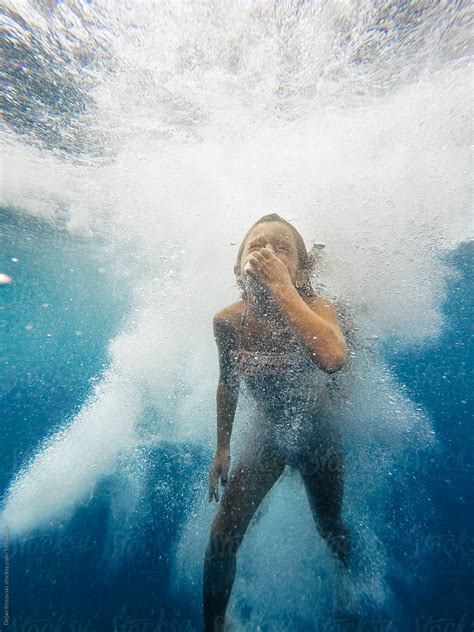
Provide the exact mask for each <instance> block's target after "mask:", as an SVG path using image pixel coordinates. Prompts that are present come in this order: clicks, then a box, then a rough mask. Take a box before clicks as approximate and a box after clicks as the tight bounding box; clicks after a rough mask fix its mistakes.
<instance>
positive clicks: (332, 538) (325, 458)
mask: <svg viewBox="0 0 474 632" xmlns="http://www.w3.org/2000/svg"><path fill="white" fill-rule="evenodd" d="M300 471H301V476H302V478H303V482H304V485H305V488H306V493H307V494H308V500H309V505H310V507H311V511H312V513H313V516H314V520H315V522H316V526H317V527H318V530H319V532H320V533H321V535H322V537H323V538H324V539H325V540H326V542H327V543H328V546H329V548H330V549H331V551H332V552H333V553H334V555H336V557H337V558H338V560H339V561H340V562H341V564H342V566H343V567H344V568H345V569H348V568H349V564H350V553H351V542H350V533H349V530H348V529H347V527H346V525H345V524H344V522H343V520H342V515H341V513H342V499H343V495H344V461H343V455H342V450H341V447H340V445H336V446H332V447H326V448H324V449H319V450H318V451H317V452H316V453H315V454H314V458H312V459H311V462H310V463H309V464H306V465H305V467H303V468H301V470H300Z"/></svg>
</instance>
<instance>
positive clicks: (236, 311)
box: [213, 299, 246, 331]
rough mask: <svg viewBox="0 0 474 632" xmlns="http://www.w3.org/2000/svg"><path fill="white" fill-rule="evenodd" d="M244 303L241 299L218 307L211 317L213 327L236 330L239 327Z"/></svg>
mask: <svg viewBox="0 0 474 632" xmlns="http://www.w3.org/2000/svg"><path fill="white" fill-rule="evenodd" d="M245 305H246V301H245V300H244V299H242V300H240V301H236V302H235V303H232V304H231V305H227V307H223V308H222V309H220V310H219V311H218V312H216V313H215V314H214V317H213V323H214V328H216V327H217V328H220V329H222V328H223V329H231V330H234V331H236V330H237V329H238V327H239V324H240V320H241V317H242V312H243V310H244V308H245Z"/></svg>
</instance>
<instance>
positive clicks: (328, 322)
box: [272, 283, 347, 373]
mask: <svg viewBox="0 0 474 632" xmlns="http://www.w3.org/2000/svg"><path fill="white" fill-rule="evenodd" d="M272 294H273V297H274V299H275V300H276V302H277V303H278V304H279V306H280V309H281V312H282V314H283V317H284V318H285V320H286V321H287V323H288V326H289V327H290V329H291V330H292V332H293V333H294V334H295V336H296V338H297V340H298V342H299V343H300V345H301V346H302V347H303V348H304V349H305V350H306V351H308V353H309V354H310V355H311V357H312V359H313V360H314V361H315V362H316V363H317V364H318V365H319V366H320V368H321V369H323V371H326V372H327V373H334V372H335V371H338V370H339V369H340V368H342V367H343V366H344V364H345V363H346V360H347V345H346V341H345V338H344V335H343V333H342V331H341V329H340V327H339V324H338V321H337V315H336V310H335V309H334V307H333V306H332V305H331V303H329V302H328V301H326V300H323V299H320V298H316V297H314V298H312V299H310V300H309V301H308V303H307V302H305V301H304V300H303V298H302V297H301V296H300V295H299V294H298V291H297V290H296V288H295V287H294V285H293V284H292V283H288V284H281V285H279V286H278V287H276V288H275V289H274V290H273V292H272Z"/></svg>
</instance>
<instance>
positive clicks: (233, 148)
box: [1, 2, 472, 609]
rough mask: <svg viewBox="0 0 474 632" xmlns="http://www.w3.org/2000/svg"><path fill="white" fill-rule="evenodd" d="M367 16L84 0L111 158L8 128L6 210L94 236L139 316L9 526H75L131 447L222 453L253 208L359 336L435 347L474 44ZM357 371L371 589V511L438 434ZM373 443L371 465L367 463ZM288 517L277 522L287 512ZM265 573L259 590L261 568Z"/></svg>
mask: <svg viewBox="0 0 474 632" xmlns="http://www.w3.org/2000/svg"><path fill="white" fill-rule="evenodd" d="M23 4H24V5H25V6H26V4H27V3H25V2H23ZM372 4H373V3H367V5H365V4H363V3H358V6H357V8H355V6H354V7H353V6H352V5H351V4H350V3H345V2H340V3H336V4H334V3H323V4H322V5H321V6H319V5H318V6H316V5H314V4H311V3H306V4H304V5H301V6H300V8H299V9H298V11H299V13H298V12H296V13H294V12H292V11H291V10H290V9H289V6H290V5H288V6H287V4H286V3H280V4H279V3H277V4H276V5H274V4H272V3H266V2H258V3H246V2H235V3H231V4H230V5H229V6H227V8H226V9H225V10H224V8H222V7H220V8H219V7H217V6H214V9H213V10H212V11H211V10H210V8H209V6H208V5H207V4H206V3H199V2H198V3H193V6H192V7H190V6H188V3H178V2H177V3H173V6H170V7H168V8H166V9H165V8H163V7H160V8H159V9H158V8H156V7H155V8H153V9H150V11H147V12H146V18H145V16H144V13H143V10H142V8H141V3H138V4H136V5H134V3H129V5H127V7H124V8H123V10H122V9H121V10H120V11H117V12H114V11H113V10H110V11H109V8H108V7H107V6H106V3H105V4H103V3H101V2H95V3H94V11H95V13H94V14H93V15H92V14H91V13H90V12H91V9H90V7H85V8H84V11H86V14H85V17H84V21H83V23H82V26H81V24H79V23H78V22H77V19H75V20H74V24H75V28H76V31H78V33H79V35H84V34H88V35H90V37H91V38H92V40H91V41H92V42H95V41H96V40H95V39H94V38H97V37H99V36H100V38H101V40H100V41H101V55H102V56H101V57H100V58H99V57H98V59H99V61H98V63H97V66H96V67H91V68H89V69H88V73H84V75H82V74H81V72H82V70H83V69H82V67H79V66H78V67H77V68H76V74H77V77H76V79H77V81H78V85H79V86H81V87H84V84H83V83H82V82H83V80H84V81H85V79H84V78H83V77H85V76H86V75H87V80H88V81H89V80H91V84H90V85H92V86H93V87H92V88H87V89H88V91H89V92H88V93H89V94H90V95H92V97H93V99H94V108H92V109H91V111H90V112H88V113H87V114H86V115H85V118H84V120H83V124H84V125H85V127H86V128H87V129H88V130H89V131H90V134H91V135H92V138H94V134H97V138H98V139H99V138H100V139H103V138H105V139H106V144H105V145H106V150H107V151H106V152H105V153H106V155H105V157H104V156H102V157H101V156H100V152H99V157H97V156H94V158H90V159H88V158H87V155H86V156H85V157H84V156H82V157H80V156H79V157H78V158H72V157H71V155H69V156H68V155H62V154H56V155H53V154H52V153H50V152H47V151H45V150H44V149H42V148H41V147H42V145H41V142H40V141H39V140H38V138H36V137H35V136H34V131H33V132H31V134H32V143H30V145H29V146H28V144H27V143H25V142H21V143H20V141H19V140H18V138H16V137H15V136H14V135H13V134H12V133H9V134H7V135H6V151H7V153H8V160H4V162H3V169H4V182H3V186H2V199H1V202H2V204H3V205H7V206H10V207H12V208H14V209H16V210H17V211H18V212H20V213H27V214H30V215H33V216H36V217H41V218H43V219H44V220H45V221H47V222H51V223H54V224H55V225H58V226H60V227H61V228H65V229H66V230H68V231H70V232H71V233H73V234H76V233H80V234H83V235H91V236H100V237H101V238H102V239H103V240H104V241H105V244H106V245H105V247H106V249H107V252H108V254H109V261H110V267H111V271H113V272H114V273H115V274H116V275H117V277H118V278H126V280H127V285H132V286H133V288H134V290H133V301H132V302H133V305H134V307H133V309H132V312H131V313H130V315H129V319H128V321H127V324H126V326H125V327H124V331H123V332H122V333H121V334H120V335H119V336H117V337H116V338H115V340H113V341H112V342H111V344H110V364H109V367H108V369H107V371H106V372H105V374H104V375H103V378H102V382H101V384H100V386H99V387H98V388H97V389H96V391H95V392H94V395H93V397H92V398H91V399H90V400H89V401H87V402H85V404H84V406H83V409H82V410H81V411H80V413H79V414H78V415H77V416H76V417H75V418H74V419H72V420H67V422H66V420H65V427H64V428H63V429H62V430H61V431H60V432H59V433H58V434H57V435H56V436H53V437H51V438H50V439H49V440H48V442H47V443H46V445H44V446H40V447H39V449H38V451H37V453H36V454H35V455H34V456H33V458H32V460H31V463H30V464H29V465H28V466H26V467H25V468H24V469H23V470H22V471H21V472H19V473H18V476H17V478H16V479H15V480H14V481H13V482H12V485H11V487H10V489H9V491H8V495H7V499H6V505H5V510H4V514H3V517H4V519H6V521H7V522H8V523H9V524H10V525H11V528H12V529H13V530H14V531H15V532H21V531H24V530H27V529H31V528H34V527H37V526H41V525H47V524H48V523H49V521H51V520H53V519H55V518H57V517H61V516H62V515H63V514H64V513H65V512H68V511H69V512H70V511H72V510H73V509H74V507H75V506H76V505H77V503H79V502H80V501H81V499H83V498H85V497H87V496H88V494H90V492H91V490H92V489H93V487H94V484H95V483H96V481H97V480H99V479H100V478H101V477H102V476H104V475H107V474H111V473H113V472H114V467H115V464H116V462H117V458H118V456H119V455H120V454H121V453H123V452H127V451H129V450H130V449H131V448H132V447H133V446H135V445H137V443H145V444H153V443H155V442H160V441H162V440H163V439H168V440H172V441H175V442H181V441H191V442H201V443H204V444H205V445H206V446H207V447H211V446H212V445H213V443H214V440H215V439H214V432H215V430H214V427H215V419H214V417H215V404H214V396H215V394H214V389H215V381H216V378H217V363H216V350H215V345H214V341H213V339H212V330H211V317H212V314H213V313H214V312H215V311H216V310H217V309H219V308H221V307H222V306H223V305H224V304H226V303H229V302H231V301H233V300H235V299H236V298H237V297H238V290H237V287H236V284H235V282H234V279H233V272H232V268H233V264H234V259H235V255H236V252H237V249H238V246H239V244H240V240H241V238H242V237H243V235H244V233H245V232H246V230H247V229H248V227H249V226H250V224H251V223H253V221H255V219H256V218H258V217H259V216H260V215H262V214H264V213H268V212H274V211H276V212H278V213H280V214H281V215H282V216H283V217H285V218H287V219H289V220H290V221H293V222H294V223H295V225H296V226H297V228H299V229H300V230H301V232H302V233H303V235H304V237H305V239H306V241H307V243H308V245H310V244H311V243H312V242H315V241H318V242H319V241H322V242H324V243H325V244H326V247H325V249H324V251H323V253H322V257H321V259H320V264H319V275H320V280H321V281H323V282H324V283H325V284H326V287H327V289H328V292H329V293H330V294H332V295H334V296H338V297H339V298H342V299H344V300H345V301H346V302H347V303H348V304H349V306H350V307H351V309H352V311H353V312H354V316H355V320H356V324H357V326H358V327H359V328H360V336H361V338H362V339H364V340H366V341H367V340H369V339H370V338H371V337H374V336H377V337H378V338H379V339H381V340H385V339H387V338H389V337H392V336H394V337H396V338H397V339H398V340H399V344H400V345H407V346H410V345H412V344H414V343H417V344H422V343H424V342H431V341H432V340H433V339H435V338H436V336H438V335H439V334H440V333H441V331H442V328H443V316H442V312H441V305H442V302H443V300H444V298H445V295H446V287H447V283H448V282H449V280H450V279H451V278H452V274H453V273H452V271H451V270H450V269H449V267H448V266H447V265H446V264H445V263H443V260H442V256H443V255H444V254H445V253H447V252H448V251H449V250H451V249H452V248H454V247H456V245H458V244H459V243H460V242H462V241H467V240H469V239H471V238H472V225H471V222H470V212H471V202H472V197H471V196H472V188H471V182H470V173H471V162H470V160H471V157H470V138H469V134H468V133H467V130H468V129H469V126H470V119H471V95H470V84H471V74H470V70H469V68H468V67H467V65H466V63H465V61H464V57H463V54H464V53H463V50H464V48H463V43H464V41H465V39H466V37H467V36H466V33H465V31H463V30H462V19H461V18H462V16H460V19H459V21H456V16H455V15H454V14H453V13H452V11H451V10H449V11H448V10H447V9H446V10H443V11H444V13H443V14H442V15H432V14H431V13H429V14H427V16H426V19H425V20H420V21H419V23H417V24H418V25H417V26H416V28H415V27H413V30H412V31H409V32H408V35H407V34H406V33H405V35H406V36H405V37H404V38H401V37H400V38H399V37H398V35H397V30H396V29H394V30H393V29H392V30H390V28H388V27H387V28H385V27H384V28H378V27H377V28H375V27H374V28H370V27H371V25H372V21H373V22H374V24H375V25H376V26H377V24H379V23H380V20H379V22H377V20H376V17H377V16H374V15H373V7H372ZM132 5H133V6H132ZM17 9H18V10H19V11H20V8H19V5H18V6H17ZM76 9H77V10H78V11H79V9H78V8H77V7H76ZM69 10H70V9H69V8H68V7H66V6H64V3H61V5H59V7H58V10H57V11H56V12H54V15H52V16H50V17H51V19H50V23H51V27H47V26H46V25H45V24H42V22H41V20H40V18H39V17H38V16H36V17H35V20H36V21H35V24H36V27H35V28H43V29H46V28H54V27H55V26H56V27H57V28H58V31H57V32H58V33H60V32H62V31H61V28H63V26H61V25H64V23H65V20H66V18H67V16H68V13H67V12H68V11H69ZM433 11H435V9H433ZM453 11H454V9H453ZM20 12H21V11H20ZM79 13H80V12H79ZM196 16H198V18H199V19H196ZM24 17H25V19H26V20H27V19H28V17H27V15H25V16H24ZM69 17H70V16H69ZM379 17H380V16H379ZM71 19H72V18H71ZM450 20H451V22H450ZM97 23H98V25H99V26H100V28H96V27H97ZM384 24H385V23H384ZM430 24H431V25H433V24H436V25H437V26H436V29H435V30H433V29H432V28H431V27H430ZM443 24H444V25H445V26H446V25H450V27H449V28H447V26H446V30H445V31H443V29H442V28H441V27H442V25H443ZM405 26H406V25H405ZM81 28H82V29H83V30H84V32H82V31H81ZM400 28H402V27H400ZM384 29H385V30H384ZM387 29H388V30H387ZM436 33H438V34H441V35H440V39H436V37H435V34H436ZM443 33H445V35H443ZM79 35H77V36H78V37H79ZM58 37H61V36H60V35H58ZM70 37H72V38H73V39H74V37H75V35H70ZM71 41H72V40H71ZM50 44H51V43H50ZM68 46H69V48H68V49H67V50H72V49H73V46H72V44H68ZM53 52H54V51H53ZM71 55H73V59H75V58H74V53H73V52H71ZM73 70H74V68H73ZM87 86H89V84H87ZM79 127H80V126H79ZM77 129H79V128H74V129H73V128H71V129H70V130H69V131H70V135H71V138H72V140H73V141H74V140H75V139H76V136H75V134H76V133H78V132H77ZM33 141H34V142H33ZM34 143H36V144H34ZM356 369H357V370H356V371H355V378H354V381H353V382H352V386H351V387H350V389H349V395H348V399H347V401H346V402H345V403H343V405H342V408H341V411H340V414H341V417H342V418H343V419H345V421H346V427H347V440H348V441H349V442H351V443H350V445H351V446H352V447H354V455H355V456H354V458H357V459H359V461H358V463H359V464H360V465H361V467H360V468H359V469H358V470H357V469H356V468H351V467H349V474H348V489H349V492H348V500H347V503H348V505H347V512H348V515H349V517H350V519H351V520H352V521H353V523H358V524H359V526H360V529H361V533H363V534H364V537H365V538H366V541H367V542H368V543H369V544H368V546H369V548H370V546H373V548H374V549H376V550H377V551H378V553H377V560H376V561H375V562H374V566H373V568H372V570H371V573H372V574H371V575H370V578H368V581H369V579H370V581H372V584H373V586H375V587H376V586H378V583H377V582H378V581H379V579H380V577H381V575H382V574H383V568H384V565H385V564H386V561H385V560H384V552H383V548H382V549H379V548H378V543H377V525H373V524H372V523H371V522H370V521H371V520H372V519H373V516H372V517H371V518H370V520H369V519H368V518H367V516H368V515H369V512H368V507H369V506H370V503H373V502H376V500H375V499H376V498H378V497H380V495H381V494H383V489H384V485H387V484H389V483H387V481H388V480H389V478H390V477H391V476H392V472H393V466H394V463H396V461H397V459H398V458H399V457H400V456H401V455H403V454H405V453H406V450H407V449H408V450H409V449H410V446H411V447H412V448H415V449H416V447H417V446H423V445H426V444H427V443H429V442H430V441H431V439H432V433H431V430H430V423H429V419H428V418H427V416H426V415H425V414H424V411H422V410H420V409H419V407H418V406H417V405H416V403H413V402H411V401H410V399H409V397H408V396H407V394H406V393H405V391H404V390H403V389H402V388H401V386H400V385H399V384H397V382H396V380H395V379H394V378H393V376H391V375H390V372H389V371H388V370H387V368H386V367H385V365H384V362H383V361H382V359H381V358H380V357H379V356H378V355H377V354H376V353H375V355H374V356H371V355H370V354H368V355H367V354H366V355H364V354H362V355H361V356H360V357H359V358H357V361H356ZM147 411H152V414H151V421H150V420H149V421H148V422H147V423H145V424H142V425H140V422H143V419H144V417H146V414H147ZM238 436H239V435H238V431H237V434H236V437H238ZM377 445H378V446H379V452H377V454H378V455H379V457H380V460H379V461H377V462H375V461H374V460H373V459H372V460H371V459H370V458H367V456H366V454H367V449H368V447H367V446H372V447H374V450H375V449H376V447H377ZM364 459H365V460H364ZM361 477H362V479H361ZM361 486H365V488H366V495H365V496H364V497H363V498H359V497H357V495H356V493H355V490H357V489H360V487H361ZM351 490H352V491H351ZM353 492H354V493H353ZM352 493H353V495H352V496H351V494H352ZM200 503H204V501H203V500H198V501H197V509H196V511H197V512H198V513H199V511H201V512H202V515H203V516H204V517H203V518H202V519H201V522H199V524H198V525H197V526H196V521H195V516H194V515H190V517H189V520H188V522H187V524H186V526H185V529H184V532H183V539H182V541H181V544H180V547H179V549H178V567H179V568H183V567H184V565H183V560H185V565H186V566H187V572H188V574H189V577H188V576H187V575H186V573H185V572H184V571H183V573H182V576H181V589H182V588H183V584H184V585H186V583H187V582H188V583H189V584H193V585H195V583H196V581H198V580H197V579H196V577H197V576H198V575H197V573H198V571H199V568H200V564H201V562H202V560H201V553H202V551H201V549H200V548H199V547H197V545H195V546H194V547H193V546H192V545H191V543H192V542H193V533H194V532H195V531H194V530H195V529H201V533H202V534H204V533H205V531H206V529H207V526H208V525H209V518H210V515H209V510H204V509H203V508H202V506H201V505H200ZM282 503H283V504H281V503H280V505H278V507H279V511H278V512H277V513H278V521H279V528H280V527H281V528H282V529H285V524H286V526H287V527H288V528H289V526H288V525H289V523H288V521H289V520H290V517H291V514H292V511H288V508H289V507H290V504H291V501H290V500H289V499H288V497H287V496H285V500H284V501H282ZM280 510H281V511H280ZM206 511H207V513H206ZM295 511H296V506H295ZM204 514H205V515H204ZM272 515H273V518H272V520H276V519H277V515H276V514H272ZM285 516H286V517H285ZM304 520H305V523H304V525H303V524H301V525H300V526H301V528H302V532H303V534H304V538H303V539H304V541H305V542H309V541H311V539H312V538H313V532H312V531H310V530H309V529H310V528H311V529H312V526H311V527H310V526H309V525H310V524H311V523H310V521H309V520H306V518H305V519H304ZM285 521H287V522H286V523H285ZM271 524H273V523H272V522H271V521H269V522H266V521H265V520H262V523H261V525H259V527H260V528H261V529H262V530H263V531H262V532H265V535H266V536H267V539H268V536H270V537H276V532H274V531H273V527H272V526H271ZM260 537H263V536H262V535H260ZM203 538H204V535H203ZM200 541H201V540H200ZM203 541H204V540H203ZM259 542H260V540H259ZM370 543H372V544H370ZM294 544H295V543H294ZM249 546H251V544H249ZM257 549H258V547H256V548H255V549H254V551H256V550H257ZM318 550H319V549H318ZM300 553H301V550H300V549H299V548H298V546H297V545H296V544H295V548H294V551H293V553H291V556H292V557H291V559H292V560H293V562H294V567H293V566H292V568H294V572H295V573H296V572H297V569H298V568H299V569H300V570H301V572H302V573H303V575H304V573H305V572H306V570H305V569H304V568H303V566H304V562H298V560H299V559H300V557H301V556H300ZM288 554H290V553H288ZM245 559H246V561H247V562H249V561H250V560H251V556H248V555H247V557H246V558H245ZM258 559H259V564H260V565H256V568H255V569H254V570H255V573H257V574H258V573H261V576H262V577H263V576H264V574H265V569H267V570H268V569H269V568H270V566H271V564H270V562H269V561H268V560H267V561H265V560H263V559H260V558H258ZM285 563H286V562H285ZM299 563H300V564H302V565H303V566H301V567H299V566H298V564H299ZM258 568H260V569H263V570H260V571H258ZM320 570H321V572H322V573H323V571H324V569H323V567H320ZM308 572H309V571H308ZM312 572H313V571H311V573H312ZM193 582H194V583H193ZM239 590H240V593H241V594H243V592H245V590H246V588H245V587H242V586H241V588H238V585H237V591H239ZM377 590H378V591H379V593H380V595H381V597H380V599H383V593H384V588H383V586H381V587H380V586H379V588H377ZM377 590H375V588H374V593H375V592H377ZM287 596H288V595H287ZM262 600H263V597H262ZM262 603H263V601H262ZM280 603H283V604H284V603H286V602H285V600H284V599H283V598H282V600H281V602H280ZM275 608H276V609H278V603H275Z"/></svg>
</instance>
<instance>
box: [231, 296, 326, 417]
mask: <svg viewBox="0 0 474 632" xmlns="http://www.w3.org/2000/svg"><path fill="white" fill-rule="evenodd" d="M229 356H230V361H231V363H232V366H233V368H234V370H235V371H236V372H237V374H238V375H239V376H240V378H241V379H242V380H243V382H244V383H245V385H246V387H247V389H248V390H249V391H250V393H251V394H252V395H253V397H254V399H255V400H256V403H257V405H259V406H260V407H263V408H264V409H267V408H268V407H270V408H271V409H272V410H275V409H282V410H281V411H280V412H287V411H288V410H292V409H294V408H295V406H296V407H297V408H298V409H299V410H303V409H304V410H308V411H309V410H311V411H313V412H315V410H316V409H320V408H321V406H322V405H323V404H325V403H327V396H328V386H329V384H330V383H331V382H332V378H331V376H330V375H329V374H327V373H325V372H324V371H322V370H321V369H320V368H319V367H318V366H317V364H316V363H315V362H313V361H312V360H311V359H310V358H309V357H308V356H306V355H305V354H304V353H303V351H302V349H301V347H300V346H299V344H298V342H297V340H296V338H295V337H294V335H293V334H292V333H291V332H290V331H289V329H288V327H287V325H285V323H284V322H283V320H281V321H278V320H274V321H272V322H269V323H262V322H261V321H258V320H257V319H256V318H255V317H254V316H252V314H251V313H250V310H249V307H248V303H245V304H244V305H243V307H242V310H241V314H240V320H239V326H238V331H237V336H236V345H235V348H233V349H231V350H230V351H229Z"/></svg>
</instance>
